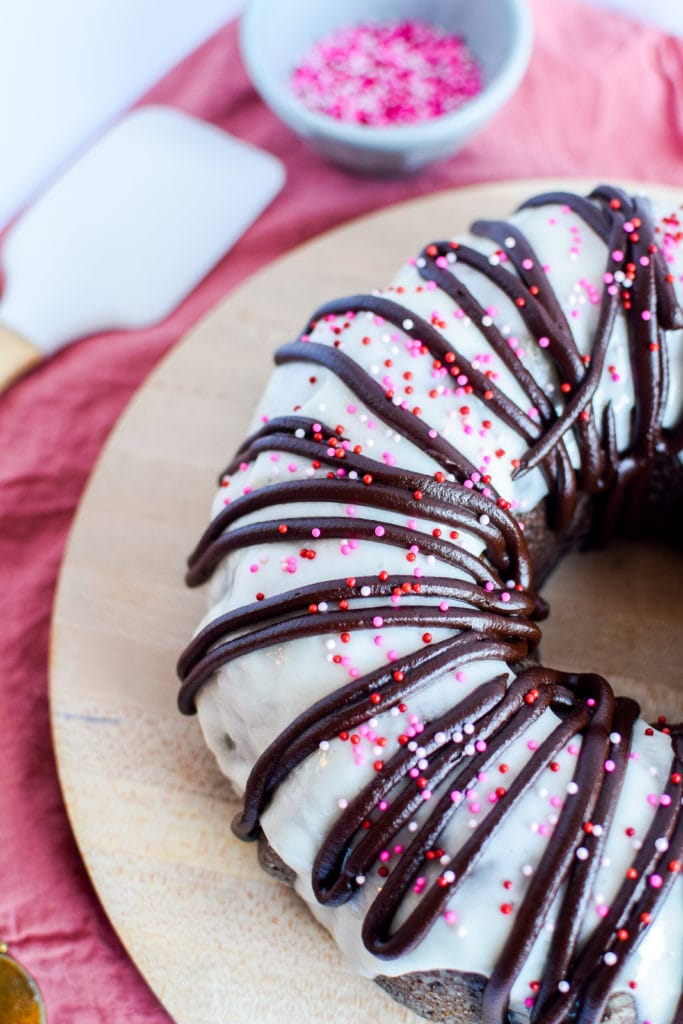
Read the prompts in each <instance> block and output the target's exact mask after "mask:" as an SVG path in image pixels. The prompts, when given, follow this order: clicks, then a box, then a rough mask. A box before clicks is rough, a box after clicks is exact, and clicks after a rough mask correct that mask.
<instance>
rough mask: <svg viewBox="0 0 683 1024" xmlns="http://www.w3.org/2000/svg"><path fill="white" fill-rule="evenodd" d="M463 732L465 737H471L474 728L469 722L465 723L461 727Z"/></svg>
mask: <svg viewBox="0 0 683 1024" xmlns="http://www.w3.org/2000/svg"><path fill="white" fill-rule="evenodd" d="M463 732H464V733H465V735H466V736H471V735H472V733H473V732H474V726H473V725H472V723H471V722H467V723H466V724H465V725H464V726H463Z"/></svg>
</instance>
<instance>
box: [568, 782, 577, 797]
mask: <svg viewBox="0 0 683 1024" xmlns="http://www.w3.org/2000/svg"><path fill="white" fill-rule="evenodd" d="M567 792H568V793H569V795H570V796H576V794H577V793H578V792H579V787H578V785H577V784H576V783H575V782H568V783H567Z"/></svg>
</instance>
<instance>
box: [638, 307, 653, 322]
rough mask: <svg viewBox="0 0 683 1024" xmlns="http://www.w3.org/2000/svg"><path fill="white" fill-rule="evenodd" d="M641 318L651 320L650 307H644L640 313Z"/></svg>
mask: <svg viewBox="0 0 683 1024" xmlns="http://www.w3.org/2000/svg"><path fill="white" fill-rule="evenodd" d="M640 318H641V320H651V319H652V313H651V312H650V310H649V309H644V310H643V312H642V313H641V314H640Z"/></svg>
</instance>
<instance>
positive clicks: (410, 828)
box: [408, 821, 417, 832]
mask: <svg viewBox="0 0 683 1024" xmlns="http://www.w3.org/2000/svg"><path fill="white" fill-rule="evenodd" d="M408 831H409V832H417V822H416V821H411V822H410V824H409V825H408Z"/></svg>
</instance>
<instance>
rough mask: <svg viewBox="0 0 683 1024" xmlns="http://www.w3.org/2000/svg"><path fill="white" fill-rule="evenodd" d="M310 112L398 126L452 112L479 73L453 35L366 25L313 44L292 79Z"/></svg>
mask: <svg viewBox="0 0 683 1024" xmlns="http://www.w3.org/2000/svg"><path fill="white" fill-rule="evenodd" d="M291 87H292V91H293V92H294V94H295V95H296V96H297V97H298V98H299V99H300V100H301V101H302V102H303V104H304V105H305V106H306V107H308V108H309V109H311V110H316V111H318V112H320V113H323V114H326V115H328V116H330V117H334V118H336V119H337V120H341V121H347V122H351V123H354V124H358V125H364V124H370V125H380V126H388V125H400V124H409V123H414V122H417V121H424V120H428V119H431V118H434V117H438V116H440V115H441V114H445V113H449V112H450V111H453V110H457V109H458V107H460V106H462V104H463V103H464V102H466V101H467V100H468V99H469V98H470V97H472V96H475V95H476V94H477V93H478V92H480V90H481V72H480V70H479V67H478V65H477V64H476V62H475V60H474V58H473V57H472V55H471V54H470V52H469V50H468V49H467V47H466V46H465V44H464V43H463V41H462V39H460V38H459V37H457V36H453V35H449V34H447V33H445V32H443V31H442V30H441V29H438V28H436V27H435V26H433V25H429V24H426V23H421V22H418V21H408V20H406V21H399V22H391V23H385V24H380V23H372V22H366V23H361V24H360V25H355V26H352V27H348V28H342V29H341V30H338V31H337V32H335V33H334V34H333V35H331V36H329V37H328V38H326V39H323V40H321V41H319V42H317V43H316V44H314V45H313V46H312V47H311V49H310V50H309V51H308V53H307V54H306V55H305V57H304V58H303V60H302V61H301V63H300V64H299V65H298V66H297V68H296V70H295V71H294V74H293V75H292V78H291Z"/></svg>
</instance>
